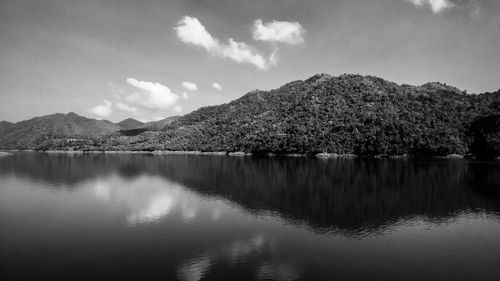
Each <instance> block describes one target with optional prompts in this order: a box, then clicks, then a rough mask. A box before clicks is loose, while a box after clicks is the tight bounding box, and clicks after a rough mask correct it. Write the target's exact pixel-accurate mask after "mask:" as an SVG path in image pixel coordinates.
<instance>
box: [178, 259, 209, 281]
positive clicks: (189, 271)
mask: <svg viewBox="0 0 500 281" xmlns="http://www.w3.org/2000/svg"><path fill="white" fill-rule="evenodd" d="M210 263H211V258H210V256H201V257H197V258H195V259H192V260H188V261H186V262H184V263H183V264H182V265H181V267H180V268H179V270H178V271H177V277H178V278H179V279H180V280H185V281H198V280H200V279H201V278H203V276H204V275H205V273H206V272H207V271H208V269H209V267H210Z"/></svg>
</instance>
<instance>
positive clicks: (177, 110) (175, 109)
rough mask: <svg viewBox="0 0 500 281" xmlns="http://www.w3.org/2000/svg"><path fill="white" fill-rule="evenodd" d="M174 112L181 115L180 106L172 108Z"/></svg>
mask: <svg viewBox="0 0 500 281" xmlns="http://www.w3.org/2000/svg"><path fill="white" fill-rule="evenodd" d="M174 111H175V112H177V113H181V112H182V106H180V105H176V106H174Z"/></svg>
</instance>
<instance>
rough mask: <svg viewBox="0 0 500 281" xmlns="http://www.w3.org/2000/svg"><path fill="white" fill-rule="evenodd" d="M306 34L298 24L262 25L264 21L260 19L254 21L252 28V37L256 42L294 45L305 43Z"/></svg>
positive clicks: (267, 23) (271, 23)
mask: <svg viewBox="0 0 500 281" xmlns="http://www.w3.org/2000/svg"><path fill="white" fill-rule="evenodd" d="M304 33H305V29H304V28H302V25H300V23H298V22H288V21H272V22H266V23H262V20H260V19H258V20H256V21H254V23H253V27H252V36H253V39H255V40H259V41H269V42H282V43H287V44H292V45H295V44H301V43H304V38H303V37H302V36H303V34H304Z"/></svg>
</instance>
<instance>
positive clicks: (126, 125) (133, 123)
mask: <svg viewBox="0 0 500 281" xmlns="http://www.w3.org/2000/svg"><path fill="white" fill-rule="evenodd" d="M116 125H118V126H120V128H121V129H122V130H131V129H137V128H139V127H141V126H143V125H144V123H142V122H141V121H138V120H135V119H134V118H127V119H125V120H122V121H120V122H118V123H116Z"/></svg>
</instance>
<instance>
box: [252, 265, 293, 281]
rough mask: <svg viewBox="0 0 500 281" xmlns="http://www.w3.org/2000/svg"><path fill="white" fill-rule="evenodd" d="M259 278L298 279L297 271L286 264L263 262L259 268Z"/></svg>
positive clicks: (285, 280)
mask: <svg viewBox="0 0 500 281" xmlns="http://www.w3.org/2000/svg"><path fill="white" fill-rule="evenodd" d="M258 276H259V280H279V281H291V280H297V279H299V274H298V273H297V271H296V270H295V269H294V268H293V267H291V266H289V265H286V264H265V265H262V266H261V267H260V268H259V274H258Z"/></svg>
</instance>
